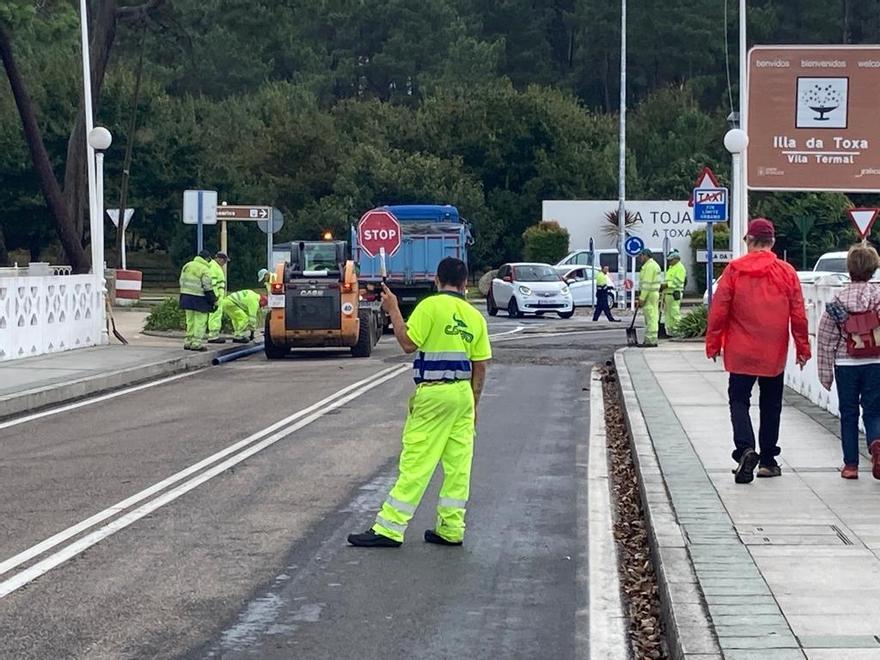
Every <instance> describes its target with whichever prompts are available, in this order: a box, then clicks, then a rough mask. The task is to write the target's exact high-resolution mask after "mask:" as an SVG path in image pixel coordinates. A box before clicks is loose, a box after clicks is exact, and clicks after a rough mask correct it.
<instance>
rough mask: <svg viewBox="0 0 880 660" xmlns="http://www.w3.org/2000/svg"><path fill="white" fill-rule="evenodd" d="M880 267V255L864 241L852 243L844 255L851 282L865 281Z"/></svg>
mask: <svg viewBox="0 0 880 660" xmlns="http://www.w3.org/2000/svg"><path fill="white" fill-rule="evenodd" d="M878 268H880V255H878V254H877V250H875V249H874V248H873V247H871V246H870V245H868V244H866V243H861V244H859V245H853V246H852V247H851V248H850V249H849V254H847V255H846V269H847V270H848V271H849V277H850V279H851V280H852V281H853V282H867V281H868V280H870V279H871V278H872V277H874V272H875V271H876V270H877V269H878Z"/></svg>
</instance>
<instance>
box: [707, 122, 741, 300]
mask: <svg viewBox="0 0 880 660" xmlns="http://www.w3.org/2000/svg"><path fill="white" fill-rule="evenodd" d="M748 146H749V136H748V135H746V132H745V131H744V130H742V129H740V128H732V129H730V130H729V131H727V134H726V135H725V136H724V148H725V149H727V151H729V152H730V155H731V157H732V159H733V163H732V167H731V171H732V172H731V173H732V175H733V176H732V179H733V180H732V181H731V184H732V185H731V188H732V189H733V212H732V213H731V214H730V251H731V252H732V253H733V254H732V256H733V257H734V258H737V257H740V256H742V239H743V237H744V236H745V226H744V225H743V222H742V216H743V207H744V206H745V205H746V204H748V200H747V198H746V197H745V195H744V188H745V186H744V185H743V183H744V182H743V181H742V179H743V177H744V176H745V172H744V171H743V156H744V154H745V151H746V147H748ZM737 218H740V221H738V222H737V221H736V219H737ZM713 247H714V246H713ZM709 286H710V287H711V282H710V283H709Z"/></svg>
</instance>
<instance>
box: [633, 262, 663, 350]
mask: <svg viewBox="0 0 880 660" xmlns="http://www.w3.org/2000/svg"><path fill="white" fill-rule="evenodd" d="M639 264H640V265H641V269H639V302H638V305H639V309H641V310H642V314H644V315H645V339H644V341H643V343H642V346H644V347H645V348H652V347H654V346H657V335H658V333H659V331H660V284H661V282H660V280H661V279H662V278H661V275H662V271H661V269H660V264H658V263H657V262H656V261H654V253H653V252H651V250H649V249H648V248H645V249H644V250H642V252H641V254H639Z"/></svg>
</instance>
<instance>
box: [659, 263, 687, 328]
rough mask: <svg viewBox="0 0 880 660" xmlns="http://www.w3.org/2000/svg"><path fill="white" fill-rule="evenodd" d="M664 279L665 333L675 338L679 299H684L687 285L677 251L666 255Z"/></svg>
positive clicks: (679, 315)
mask: <svg viewBox="0 0 880 660" xmlns="http://www.w3.org/2000/svg"><path fill="white" fill-rule="evenodd" d="M666 264H667V267H666V279H665V281H664V282H663V286H662V287H661V288H662V291H663V309H664V316H665V317H666V318H665V321H664V322H665V324H666V331H667V332H668V333H669V334H670V335H672V336H675V334H676V332H677V331H678V324H679V323H680V322H681V299H682V298H684V287H685V285H686V284H687V271H686V270H685V267H684V264H683V263H681V255H680V254H679V252H678V250H673V251H672V252H670V253H669V254H667V255H666Z"/></svg>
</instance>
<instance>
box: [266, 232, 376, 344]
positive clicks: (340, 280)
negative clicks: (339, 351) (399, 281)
mask: <svg viewBox="0 0 880 660" xmlns="http://www.w3.org/2000/svg"><path fill="white" fill-rule="evenodd" d="M289 246H290V257H289V259H287V260H285V261H283V262H281V263H279V264H278V265H277V266H276V270H275V280H274V282H272V284H271V285H270V291H269V305H268V307H269V314H268V317H267V318H266V331H265V339H264V346H265V352H266V357H267V358H269V359H270V360H275V359H279V358H282V357H284V356H285V355H287V353H288V352H289V351H290V349H292V348H322V347H348V348H350V349H351V354H352V356H353V357H369V356H370V354H371V353H372V351H373V347H374V346H375V345H376V344H377V343H378V341H379V338H380V337H381V335H382V324H383V321H382V316H383V313H382V311H381V309H380V307H379V303H378V301H376V300H375V299H373V300H364V296H363V295H362V294H363V292H362V291H361V290H360V287H359V284H358V276H357V270H356V268H355V265H354V262H353V261H351V260H350V259H348V258H347V256H346V244H345V242H343V241H293V242H291V243H290V244H289ZM370 298H373V297H372V296H370Z"/></svg>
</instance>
